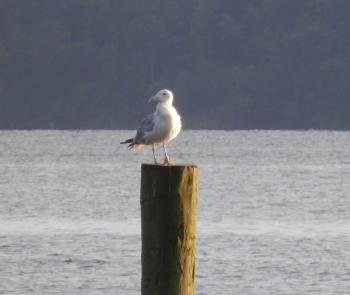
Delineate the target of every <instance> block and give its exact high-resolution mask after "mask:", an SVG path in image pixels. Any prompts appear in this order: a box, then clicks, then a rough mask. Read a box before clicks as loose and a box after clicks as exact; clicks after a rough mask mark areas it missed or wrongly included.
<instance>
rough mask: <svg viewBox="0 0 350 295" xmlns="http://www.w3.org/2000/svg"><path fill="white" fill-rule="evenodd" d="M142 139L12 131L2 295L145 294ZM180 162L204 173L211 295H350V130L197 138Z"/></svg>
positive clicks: (179, 153)
mask: <svg viewBox="0 0 350 295" xmlns="http://www.w3.org/2000/svg"><path fill="white" fill-rule="evenodd" d="M132 135H133V132H131V131H83V132H63V131H2V132H0V175H1V177H0V294H18V295H23V294H67V295H68V294H69V295H71V294H84V295H86V294H121V295H139V294H140V280H141V277H140V274H141V266H140V252H141V250H140V248H141V242H140V204H139V186H140V164H141V163H142V162H150V161H151V160H152V156H151V150H150V148H144V149H142V150H140V151H138V152H136V153H130V152H128V151H127V150H126V148H125V146H120V145H119V142H120V141H121V140H123V139H125V138H128V137H129V136H132ZM169 153H170V154H171V156H172V157H173V158H174V159H175V160H176V162H177V163H195V164H198V165H199V168H200V196H199V207H198V236H197V266H196V289H197V295H204V294H208V295H227V294H240V295H246V294H252V295H257V294H259V295H263V294H266V295H267V294H268V295H272V294H276V295H281V294H315V295H320V294H324V295H330V294H350V132H325V131H324V132H316V131H306V132H290V131H284V132H282V131H235V132H225V131H187V132H183V133H182V134H181V135H180V136H179V137H178V138H177V139H176V140H175V141H174V142H173V143H172V144H170V145H169ZM159 157H160V158H161V157H162V155H161V153H159Z"/></svg>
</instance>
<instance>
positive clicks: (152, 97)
mask: <svg viewBox="0 0 350 295" xmlns="http://www.w3.org/2000/svg"><path fill="white" fill-rule="evenodd" d="M157 99H158V97H157V96H151V97H150V98H149V99H148V102H152V101H156V100H157Z"/></svg>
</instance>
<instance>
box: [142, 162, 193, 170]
mask: <svg viewBox="0 0 350 295" xmlns="http://www.w3.org/2000/svg"><path fill="white" fill-rule="evenodd" d="M141 166H151V167H157V168H169V169H171V168H186V167H189V168H197V169H198V166H197V165H195V164H171V165H163V164H154V163H142V164H141Z"/></svg>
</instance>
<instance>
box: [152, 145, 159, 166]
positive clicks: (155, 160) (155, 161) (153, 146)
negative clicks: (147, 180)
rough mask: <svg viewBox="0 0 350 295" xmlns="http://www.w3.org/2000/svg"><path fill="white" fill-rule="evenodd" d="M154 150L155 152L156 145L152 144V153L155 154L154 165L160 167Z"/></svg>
mask: <svg viewBox="0 0 350 295" xmlns="http://www.w3.org/2000/svg"><path fill="white" fill-rule="evenodd" d="M154 150H155V144H152V152H153V159H154V164H156V165H158V162H157V158H156V154H155V153H154Z"/></svg>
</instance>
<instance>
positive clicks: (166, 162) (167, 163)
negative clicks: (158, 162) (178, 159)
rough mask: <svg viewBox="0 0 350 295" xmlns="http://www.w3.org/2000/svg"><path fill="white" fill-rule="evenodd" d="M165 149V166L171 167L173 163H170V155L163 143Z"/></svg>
mask: <svg viewBox="0 0 350 295" xmlns="http://www.w3.org/2000/svg"><path fill="white" fill-rule="evenodd" d="M163 149H164V154H165V159H164V165H170V164H172V162H171V161H170V158H169V156H168V153H167V151H166V147H165V144H164V143H163Z"/></svg>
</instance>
